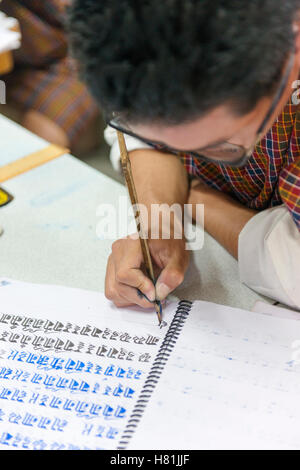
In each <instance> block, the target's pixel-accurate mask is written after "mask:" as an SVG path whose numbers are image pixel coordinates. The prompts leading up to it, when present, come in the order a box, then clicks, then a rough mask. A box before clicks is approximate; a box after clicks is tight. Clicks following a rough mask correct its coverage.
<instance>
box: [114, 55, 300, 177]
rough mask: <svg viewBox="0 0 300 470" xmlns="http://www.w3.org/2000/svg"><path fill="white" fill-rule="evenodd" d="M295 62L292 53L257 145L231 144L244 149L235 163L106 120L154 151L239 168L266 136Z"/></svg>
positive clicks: (262, 124)
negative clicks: (156, 138) (169, 144)
mask: <svg viewBox="0 0 300 470" xmlns="http://www.w3.org/2000/svg"><path fill="white" fill-rule="evenodd" d="M294 60H295V52H294V51H293V53H291V55H290V58H289V61H288V64H287V68H286V71H285V73H284V75H283V77H282V79H281V80H280V84H279V86H278V89H277V91H276V94H275V96H274V98H273V101H272V103H271V106H270V108H269V110H268V112H267V114H266V116H265V118H264V119H263V121H262V123H261V125H260V126H259V128H258V131H257V133H256V136H255V143H254V144H253V145H252V146H251V147H249V148H248V149H245V148H244V147H242V146H240V145H235V144H231V145H235V146H236V147H237V148H240V149H243V155H242V157H241V158H239V159H238V160H235V161H228V160H214V159H211V158H209V157H206V156H204V155H201V154H200V153H198V152H194V151H188V150H187V151H183V150H177V149H174V148H172V147H169V146H167V145H165V144H164V143H163V142H159V141H150V140H148V139H145V138H144V137H141V136H139V135H137V134H135V133H134V132H131V131H129V130H127V129H125V128H122V127H121V126H119V125H118V124H117V123H115V122H114V121H113V119H106V124H107V125H108V126H110V127H112V128H113V129H115V130H117V131H119V132H122V133H123V134H125V135H129V136H131V137H134V138H136V139H139V140H141V141H142V142H144V143H145V144H147V145H148V146H150V147H153V148H154V149H156V150H159V151H161V152H166V153H172V154H174V155H178V156H182V155H184V154H188V155H191V156H193V157H195V158H197V159H200V160H203V161H205V162H209V163H217V164H221V165H224V166H232V167H237V168H239V167H242V166H245V164H246V163H247V161H248V160H249V158H250V157H251V155H252V153H253V151H254V149H255V146H256V145H257V143H258V142H259V141H260V140H261V139H262V137H263V136H264V129H265V128H266V126H267V124H268V122H269V120H270V119H271V117H272V115H273V113H274V111H275V109H276V107H277V105H278V104H279V102H280V100H281V98H282V96H283V93H284V91H285V89H286V86H287V83H288V80H289V77H290V73H291V71H292V68H293V66H294ZM227 143H229V142H227ZM203 150H204V149H203Z"/></svg>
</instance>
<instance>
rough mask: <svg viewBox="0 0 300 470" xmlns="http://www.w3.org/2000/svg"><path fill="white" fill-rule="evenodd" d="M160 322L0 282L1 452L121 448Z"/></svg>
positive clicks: (101, 303) (59, 291)
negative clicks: (117, 446)
mask: <svg viewBox="0 0 300 470" xmlns="http://www.w3.org/2000/svg"><path fill="white" fill-rule="evenodd" d="M172 312H174V306H173V307H171V306H170V307H169V308H167V309H166V311H165V312H164V319H165V320H167V321H170V320H171V317H172ZM157 325H158V321H157V318H156V314H155V313H153V312H151V313H150V312H141V311H140V310H139V309H138V308H136V309H134V308H132V309H130V310H127V309H116V308H115V307H113V306H112V305H111V303H110V302H108V301H107V300H106V299H105V297H104V296H103V295H102V294H99V293H96V292H89V291H85V290H79V289H70V288H65V287H58V286H46V285H33V284H29V283H22V282H17V281H12V280H8V279H0V449H13V450H14V449H42V450H48V449H66V450H67V449H114V448H115V447H116V443H117V441H118V438H119V436H120V434H121V433H122V430H123V428H124V426H125V424H126V421H127V418H128V416H129V415H130V412H131V410H132V408H133V406H134V403H135V400H136V398H137V396H138V394H139V391H140V389H141V387H142V385H143V382H144V380H145V378H146V376H147V374H148V371H149V369H150V367H151V364H152V361H153V358H154V357H155V355H156V354H157V351H158V348H159V346H160V344H161V340H162V338H163V336H164V335H165V333H166V328H162V329H160V328H159V327H158V326H157Z"/></svg>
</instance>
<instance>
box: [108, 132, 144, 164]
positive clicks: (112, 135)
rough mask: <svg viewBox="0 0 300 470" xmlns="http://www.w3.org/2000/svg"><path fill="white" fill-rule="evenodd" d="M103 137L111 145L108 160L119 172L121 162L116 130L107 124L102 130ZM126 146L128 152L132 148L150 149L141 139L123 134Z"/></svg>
mask: <svg viewBox="0 0 300 470" xmlns="http://www.w3.org/2000/svg"><path fill="white" fill-rule="evenodd" d="M104 138H105V141H106V143H107V144H108V145H109V146H110V147H111V150H110V161H111V164H112V166H113V168H114V169H115V170H116V171H117V172H119V173H121V163H120V150H119V143H118V136H117V131H116V130H115V129H113V128H112V127H110V126H107V127H106V129H105V130H104ZM124 138H125V142H126V147H127V150H128V152H131V151H132V150H138V149H147V148H148V149H152V147H150V145H147V144H145V143H144V142H142V141H141V140H138V139H136V138H134V137H131V136H129V135H124Z"/></svg>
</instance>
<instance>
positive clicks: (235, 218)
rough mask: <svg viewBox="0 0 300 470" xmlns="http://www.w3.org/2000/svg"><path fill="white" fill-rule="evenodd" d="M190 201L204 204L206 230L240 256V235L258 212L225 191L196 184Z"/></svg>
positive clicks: (231, 252)
mask: <svg viewBox="0 0 300 470" xmlns="http://www.w3.org/2000/svg"><path fill="white" fill-rule="evenodd" d="M189 202H190V203H192V204H193V205H194V204H200V203H201V204H204V210H205V216H204V217H205V219H204V220H205V227H204V228H205V230H206V231H207V232H208V233H209V234H210V235H211V236H212V237H213V238H215V239H216V240H217V241H218V242H219V243H220V244H221V245H222V246H224V248H226V250H227V251H228V252H229V253H230V254H231V255H232V256H234V257H235V258H238V240H239V235H240V233H241V231H242V229H243V228H244V226H245V225H246V224H247V222H249V220H250V219H251V218H252V217H253V216H254V215H256V214H257V212H256V211H254V210H252V209H248V208H247V207H245V206H243V205H242V204H240V203H239V202H237V201H235V200H234V199H232V198H231V197H230V196H227V195H226V194H224V193H221V192H219V191H216V190H214V189H211V188H208V187H206V186H204V185H203V184H202V183H199V184H198V185H197V184H195V186H194V187H193V189H192V190H191V193H190V198H189Z"/></svg>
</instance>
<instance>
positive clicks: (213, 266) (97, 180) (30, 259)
mask: <svg viewBox="0 0 300 470" xmlns="http://www.w3.org/2000/svg"><path fill="white" fill-rule="evenodd" d="M46 145H48V144H47V142H45V141H44V140H43V139H40V138H39V137H37V136H35V135H33V134H31V133H30V132H28V131H26V130H25V129H23V128H22V127H20V126H18V125H17V124H15V123H13V122H12V121H10V120H8V119H7V118H5V117H4V116H1V115H0V166H2V165H5V164H7V163H9V162H11V161H14V160H16V159H18V158H21V157H23V156H25V155H27V154H29V153H32V152H35V151H37V150H39V149H42V148H43V147H45V146H46ZM1 186H2V187H3V188H4V189H7V190H8V191H9V192H10V193H11V194H12V195H13V196H14V198H15V199H14V201H13V202H11V203H10V204H8V205H7V206H4V207H2V208H0V225H1V226H2V227H3V229H4V232H3V234H2V236H0V276H1V277H9V278H12V279H17V280H21V281H28V282H35V283H47V284H58V285H65V286H70V287H79V288H84V289H90V290H98V291H100V292H104V280H105V270H106V261H107V258H108V255H109V253H110V248H111V244H112V241H111V240H102V239H99V238H98V237H97V234H96V226H97V223H98V222H99V217H97V215H96V211H97V208H98V207H99V205H100V204H101V203H110V204H114V206H117V204H118V198H119V197H120V196H125V195H126V189H125V188H124V186H123V185H121V184H119V183H117V182H115V181H114V180H112V179H110V178H108V177H107V176H105V175H103V174H101V173H100V172H98V171H97V170H94V169H92V168H91V167H89V166H88V165H86V164H84V163H82V162H81V161H79V160H78V159H76V158H75V157H72V156H70V155H65V156H62V157H60V158H58V159H56V160H53V161H51V162H49V163H47V164H45V165H43V166H40V167H38V168H35V169H34V170H32V171H30V172H28V173H25V174H23V175H20V176H18V177H15V178H13V179H11V180H9V181H7V182H5V183H3V184H2V185H1ZM174 295H175V296H176V298H179V299H189V300H196V299H197V300H207V301H211V302H216V303H220V304H224V305H229V306H232V307H240V308H245V309H251V308H252V307H253V305H254V303H255V301H256V300H266V299H264V298H263V297H261V296H259V295H258V294H256V293H255V292H253V291H252V290H250V289H248V288H247V287H246V286H244V285H242V284H241V283H240V281H239V276H238V266H237V262H236V260H234V259H233V258H232V257H231V256H230V255H229V254H228V253H227V252H226V251H225V250H224V249H223V248H222V247H221V246H220V245H219V244H218V243H217V242H215V240H213V239H212V238H211V237H210V236H209V235H205V243H204V248H203V249H202V250H200V251H197V252H193V255H192V261H191V264H190V268H189V270H188V273H187V276H186V279H185V281H184V283H183V284H182V286H180V287H179V288H178V289H177V290H176V291H175V293H174Z"/></svg>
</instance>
